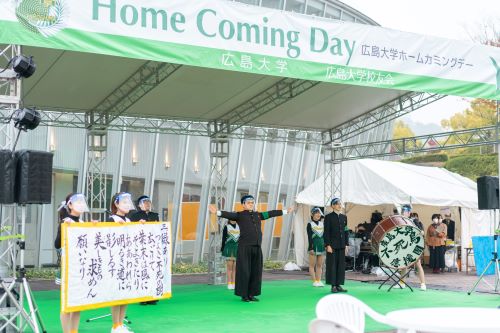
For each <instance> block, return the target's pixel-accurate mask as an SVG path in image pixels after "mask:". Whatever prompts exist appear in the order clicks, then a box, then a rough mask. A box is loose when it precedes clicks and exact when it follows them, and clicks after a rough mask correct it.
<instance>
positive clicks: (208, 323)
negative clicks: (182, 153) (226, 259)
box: [35, 280, 500, 333]
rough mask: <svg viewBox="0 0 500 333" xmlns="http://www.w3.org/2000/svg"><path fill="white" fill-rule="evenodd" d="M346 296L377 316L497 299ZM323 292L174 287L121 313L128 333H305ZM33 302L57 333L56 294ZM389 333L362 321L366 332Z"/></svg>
mask: <svg viewBox="0 0 500 333" xmlns="http://www.w3.org/2000/svg"><path fill="white" fill-rule="evenodd" d="M345 287H346V288H347V289H349V294H350V295H352V296H355V297H357V298H359V299H361V300H362V301H363V302H365V303H367V304H368V305H369V306H371V307H372V308H373V309H375V310H376V311H378V312H380V313H383V314H385V313H387V312H389V311H392V310H397V309H403V308H412V307H429V306H433V307H434V306H436V307H438V306H462V307H465V306H471V307H497V306H498V305H499V303H500V301H499V299H498V295H485V294H473V295H471V296H468V295H467V294H466V293H465V292H449V291H434V290H428V291H426V292H422V291H420V290H418V289H417V290H415V292H413V293H412V292H410V291H409V290H408V289H405V290H401V289H398V290H393V291H391V292H387V291H385V290H378V289H377V287H378V285H376V284H368V283H361V282H355V281H348V282H347V284H346V286H345ZM328 291H329V289H328V287H325V288H313V287H311V285H310V282H309V281H307V280H293V281H270V282H265V283H264V285H263V291H262V295H261V297H260V299H261V301H260V302H259V303H243V302H241V301H240V299H239V297H236V296H234V295H233V294H232V291H229V290H227V289H226V287H225V286H208V285H200V284H197V285H178V286H177V285H175V286H173V290H172V294H173V295H172V298H171V299H170V300H164V301H160V302H159V303H158V305H148V306H140V305H131V306H129V309H128V311H127V314H128V315H129V318H130V320H132V325H131V327H132V329H133V330H134V332H136V333H142V332H148V333H152V332H169V333H176V332H179V333H180V332H182V333H189V332H200V331H203V332H209V333H218V332H224V333H225V332H228V333H229V332H231V333H234V332H259V333H260V332H270V333H271V332H273V333H275V332H287V333H292V332H297V333H298V332H301V333H305V332H307V326H308V323H309V321H310V320H311V319H313V318H314V317H315V312H314V309H315V305H316V303H317V302H318V300H319V299H320V298H321V297H323V296H325V295H327V294H328ZM35 297H36V301H37V303H38V306H39V307H40V311H41V314H42V317H43V320H44V323H45V325H46V328H47V331H48V332H50V333H54V332H61V329H60V325H59V292H54V291H43V292H36V293H35ZM106 313H109V309H107V308H104V309H98V310H93V311H86V312H83V313H82V320H81V324H80V330H79V332H80V333H90V332H92V333H96V332H109V331H110V327H111V319H110V318H105V319H101V320H98V321H95V322H91V323H86V322H85V319H87V318H90V317H92V316H97V315H101V314H106ZM384 329H389V328H388V327H387V326H384V325H381V324H378V323H375V322H373V321H372V320H370V319H367V322H366V331H367V332H370V331H376V330H384Z"/></svg>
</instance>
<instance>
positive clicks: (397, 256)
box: [372, 215, 425, 269]
mask: <svg viewBox="0 0 500 333" xmlns="http://www.w3.org/2000/svg"><path fill="white" fill-rule="evenodd" d="M424 245H425V242H424V234H423V232H422V231H421V230H420V229H419V228H418V227H417V226H416V225H414V224H413V222H411V220H410V219H407V218H406V217H403V216H400V215H394V216H390V217H388V218H386V219H385V220H382V221H380V222H379V223H378V224H377V226H376V227H375V228H374V229H373V232H372V249H373V251H374V252H375V253H376V254H377V255H378V256H379V258H380V261H381V262H382V263H383V264H384V265H386V266H388V267H391V268H393V269H403V268H406V267H409V266H412V265H413V264H415V262H417V260H418V259H419V258H420V257H421V256H422V254H423V253H424Z"/></svg>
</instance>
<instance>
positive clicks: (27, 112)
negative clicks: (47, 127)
mask: <svg viewBox="0 0 500 333" xmlns="http://www.w3.org/2000/svg"><path fill="white" fill-rule="evenodd" d="M12 120H14V127H16V128H17V129H19V130H23V131H25V132H26V131H27V130H33V129H35V128H37V127H38V125H39V124H40V113H39V112H38V111H36V110H35V109H27V108H24V109H19V110H16V111H14V113H13V114H12Z"/></svg>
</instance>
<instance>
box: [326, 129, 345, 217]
mask: <svg viewBox="0 0 500 333" xmlns="http://www.w3.org/2000/svg"><path fill="white" fill-rule="evenodd" d="M341 140H342V137H341V135H340V132H338V131H329V132H326V133H324V135H323V142H324V144H323V156H324V162H325V172H324V200H323V201H324V204H325V205H324V206H325V214H326V213H327V212H328V211H329V208H330V201H331V199H332V198H333V197H339V198H341V197H342V161H341V160H338V159H337V158H336V156H337V155H338V153H339V150H340V149H341V147H342V141H341Z"/></svg>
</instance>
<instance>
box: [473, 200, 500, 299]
mask: <svg viewBox="0 0 500 333" xmlns="http://www.w3.org/2000/svg"><path fill="white" fill-rule="evenodd" d="M496 218H497V212H496V210H495V220H496ZM498 228H500V222H499V224H498V226H497V229H498ZM491 254H492V256H493V257H492V258H491V260H490V262H489V263H488V265H486V267H485V268H484V269H483V271H482V273H481V275H480V276H479V278H478V279H477V281H476V283H474V285H473V286H472V288H471V289H470V290H469V291H468V292H467V295H470V294H471V293H472V292H473V291H474V290H475V289H476V287H477V285H478V284H479V282H480V281H481V280H483V277H484V275H485V274H486V272H487V271H488V269H489V268H490V267H491V265H495V287H494V291H495V292H498V286H499V283H500V265H499V259H498V235H496V234H495V235H493V252H492V253H491ZM484 282H485V283H486V284H488V285H490V284H489V283H488V282H486V281H484Z"/></svg>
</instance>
